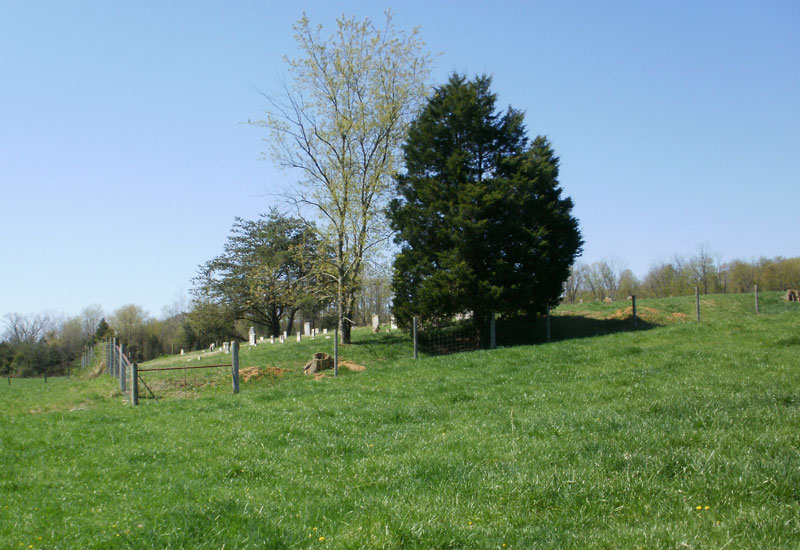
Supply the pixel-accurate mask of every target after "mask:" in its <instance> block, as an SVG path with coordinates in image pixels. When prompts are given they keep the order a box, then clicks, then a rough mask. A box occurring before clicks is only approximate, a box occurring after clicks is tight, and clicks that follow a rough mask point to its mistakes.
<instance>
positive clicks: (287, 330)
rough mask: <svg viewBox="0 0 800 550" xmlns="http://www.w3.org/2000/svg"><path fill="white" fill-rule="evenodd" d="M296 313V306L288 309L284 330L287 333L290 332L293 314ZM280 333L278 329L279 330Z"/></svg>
mask: <svg viewBox="0 0 800 550" xmlns="http://www.w3.org/2000/svg"><path fill="white" fill-rule="evenodd" d="M296 313H297V308H292V309H290V310H289V318H288V319H287V323H286V332H287V334H290V335H291V334H292V326H293V325H294V316H295V314H296ZM279 333H280V331H279Z"/></svg>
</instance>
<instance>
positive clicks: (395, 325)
mask: <svg viewBox="0 0 800 550" xmlns="http://www.w3.org/2000/svg"><path fill="white" fill-rule="evenodd" d="M389 326H390V327H392V330H397V321H395V320H394V315H392V320H391V322H390V324H389Z"/></svg>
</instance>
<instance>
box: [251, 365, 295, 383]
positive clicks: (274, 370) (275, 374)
mask: <svg viewBox="0 0 800 550" xmlns="http://www.w3.org/2000/svg"><path fill="white" fill-rule="evenodd" d="M287 372H289V370H288V369H282V368H280V367H267V368H265V369H262V368H260V367H247V368H244V369H242V370H240V371H239V379H240V380H242V381H243V382H249V381H250V380H258V379H259V378H263V377H264V376H269V377H270V378H273V379H274V378H280V377H282V376H283V375H284V374H286V373H287Z"/></svg>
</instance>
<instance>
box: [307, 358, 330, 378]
mask: <svg viewBox="0 0 800 550" xmlns="http://www.w3.org/2000/svg"><path fill="white" fill-rule="evenodd" d="M332 368H333V359H331V356H330V355H328V354H327V353H315V354H314V358H313V359H311V361H309V362H308V363H306V366H305V367H303V374H315V373H318V372H320V371H323V370H325V369H332Z"/></svg>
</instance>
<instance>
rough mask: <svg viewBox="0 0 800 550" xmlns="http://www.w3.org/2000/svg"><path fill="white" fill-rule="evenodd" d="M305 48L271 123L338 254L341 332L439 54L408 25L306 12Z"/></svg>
mask: <svg viewBox="0 0 800 550" xmlns="http://www.w3.org/2000/svg"><path fill="white" fill-rule="evenodd" d="M294 28H295V32H296V34H295V37H296V40H297V43H298V47H299V51H300V55H299V56H298V57H297V58H293V59H288V58H287V59H286V61H287V63H288V65H289V71H290V75H291V85H290V86H287V88H286V93H285V96H284V97H283V98H282V99H280V100H278V99H271V102H272V110H271V111H270V113H269V116H268V117H267V120H266V121H255V122H253V123H254V124H260V125H263V126H265V127H267V128H268V129H269V130H270V131H271V136H272V140H271V143H272V152H273V156H274V158H275V159H276V161H277V162H278V163H280V164H281V165H283V166H285V167H289V168H293V169H297V170H299V172H300V173H301V174H302V188H301V189H299V190H297V193H296V195H293V196H292V197H291V200H292V201H294V202H295V203H296V204H297V206H298V211H299V212H300V213H301V215H305V214H304V213H305V212H308V213H309V214H310V216H312V217H316V218H317V219H318V220H319V226H318V228H319V236H320V238H321V239H323V240H325V241H326V242H327V243H328V245H329V250H331V251H333V254H331V255H328V254H326V255H324V256H322V257H321V258H320V262H321V264H322V265H324V266H326V267H327V269H326V270H324V273H325V275H326V276H327V277H329V278H330V279H331V280H332V281H333V283H334V284H335V293H334V303H335V304H336V307H337V314H338V323H339V329H340V335H341V339H342V342H343V343H349V342H350V326H351V324H352V317H353V315H352V313H353V308H354V306H355V299H356V293H357V292H358V289H359V285H360V282H361V276H362V274H363V271H364V268H365V264H366V262H367V261H368V260H369V256H370V254H371V253H372V252H373V251H374V250H375V249H376V248H378V247H380V246H382V245H383V244H384V243H386V241H387V231H386V224H385V220H384V218H383V215H382V214H383V209H384V206H385V203H386V200H387V196H388V193H389V191H390V189H391V177H392V175H393V174H394V173H395V172H396V171H397V169H398V167H399V166H398V164H399V163H398V160H399V147H400V144H401V143H402V140H403V139H404V137H405V133H406V129H407V126H408V123H409V122H410V120H411V119H412V117H413V116H414V114H415V112H416V109H417V107H418V106H419V105H420V104H421V103H422V101H423V100H424V97H425V94H426V92H427V88H426V84H425V81H426V80H427V77H428V73H429V66H430V56H429V55H428V54H427V53H426V52H424V50H423V43H422V41H421V40H420V38H419V36H418V33H417V30H416V29H415V30H413V31H412V32H411V33H409V34H405V33H403V32H400V31H398V30H397V29H396V28H395V27H394V24H393V22H392V16H391V13H389V12H387V15H386V23H385V25H384V26H383V27H379V26H376V25H375V24H373V23H372V21H370V20H369V19H366V20H364V21H357V20H356V19H355V18H345V17H342V18H340V19H338V20H337V28H336V30H335V32H334V33H333V34H332V35H331V36H328V37H324V36H322V35H321V26H313V25H312V24H311V22H310V21H309V19H308V18H307V17H306V16H305V15H304V16H303V17H302V18H301V19H300V20H299V21H298V22H297V24H296V25H295V27H294Z"/></svg>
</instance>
